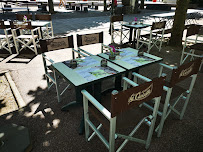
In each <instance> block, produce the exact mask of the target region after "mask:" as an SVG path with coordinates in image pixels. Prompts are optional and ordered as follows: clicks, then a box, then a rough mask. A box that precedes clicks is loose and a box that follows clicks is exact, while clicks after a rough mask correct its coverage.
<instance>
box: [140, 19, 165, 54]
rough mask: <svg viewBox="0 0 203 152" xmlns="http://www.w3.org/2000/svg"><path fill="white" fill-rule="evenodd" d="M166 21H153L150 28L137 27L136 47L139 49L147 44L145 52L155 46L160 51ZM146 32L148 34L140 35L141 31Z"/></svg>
mask: <svg viewBox="0 0 203 152" xmlns="http://www.w3.org/2000/svg"><path fill="white" fill-rule="evenodd" d="M165 25H166V21H162V22H153V24H152V27H151V30H150V31H149V30H146V29H139V30H138V35H139V37H138V39H137V47H136V48H137V49H138V50H139V49H140V48H141V47H142V46H143V45H144V44H146V45H147V46H148V49H147V52H148V53H149V51H150V50H151V49H152V48H153V47H154V46H155V47H156V48H158V49H159V52H160V51H161V47H162V43H163V39H164V36H163V35H164V30H165ZM142 31H143V32H147V33H148V34H143V35H141V32H142Z"/></svg>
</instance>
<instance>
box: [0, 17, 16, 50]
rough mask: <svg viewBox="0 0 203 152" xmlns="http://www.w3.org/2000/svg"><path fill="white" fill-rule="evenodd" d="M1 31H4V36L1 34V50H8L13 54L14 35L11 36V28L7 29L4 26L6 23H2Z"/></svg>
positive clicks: (0, 22) (0, 23)
mask: <svg viewBox="0 0 203 152" xmlns="http://www.w3.org/2000/svg"><path fill="white" fill-rule="evenodd" d="M0 29H2V30H3V31H4V34H0V47H1V49H5V50H7V51H8V52H9V53H10V54H12V51H11V39H12V37H13V36H12V34H9V33H8V32H9V31H10V30H11V28H6V26H5V25H4V21H3V20H2V21H0Z"/></svg>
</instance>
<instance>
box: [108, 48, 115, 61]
mask: <svg viewBox="0 0 203 152" xmlns="http://www.w3.org/2000/svg"><path fill="white" fill-rule="evenodd" d="M109 51H110V54H109V59H110V60H115V59H116V54H115V52H116V49H115V47H114V46H113V45H110V49H109Z"/></svg>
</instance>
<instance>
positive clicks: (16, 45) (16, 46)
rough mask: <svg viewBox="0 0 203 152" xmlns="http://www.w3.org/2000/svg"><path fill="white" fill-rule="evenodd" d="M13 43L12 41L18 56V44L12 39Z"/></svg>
mask: <svg viewBox="0 0 203 152" xmlns="http://www.w3.org/2000/svg"><path fill="white" fill-rule="evenodd" d="M13 41H14V44H15V48H16V53H17V54H19V51H18V42H17V41H16V39H15V38H13Z"/></svg>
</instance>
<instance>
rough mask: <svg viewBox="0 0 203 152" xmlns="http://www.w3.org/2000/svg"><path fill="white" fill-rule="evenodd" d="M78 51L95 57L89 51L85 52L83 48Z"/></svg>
mask: <svg viewBox="0 0 203 152" xmlns="http://www.w3.org/2000/svg"><path fill="white" fill-rule="evenodd" d="M78 50H79V51H82V52H84V53H86V54H88V55H90V56H92V55H93V54H91V53H89V52H87V51H85V50H83V49H81V48H78Z"/></svg>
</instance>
